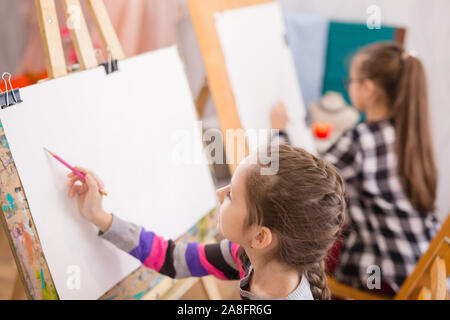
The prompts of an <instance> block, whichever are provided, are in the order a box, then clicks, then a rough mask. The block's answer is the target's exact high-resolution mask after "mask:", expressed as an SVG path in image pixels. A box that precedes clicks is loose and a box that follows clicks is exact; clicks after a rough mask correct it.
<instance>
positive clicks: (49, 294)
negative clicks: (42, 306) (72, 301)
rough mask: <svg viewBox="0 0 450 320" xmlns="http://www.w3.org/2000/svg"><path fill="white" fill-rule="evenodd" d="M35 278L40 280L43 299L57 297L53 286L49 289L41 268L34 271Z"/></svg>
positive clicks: (54, 298) (55, 298)
mask: <svg viewBox="0 0 450 320" xmlns="http://www.w3.org/2000/svg"><path fill="white" fill-rule="evenodd" d="M36 279H37V280H38V281H40V282H41V290H42V297H43V299H44V300H57V299H59V297H58V293H57V292H56V290H55V288H52V289H50V288H49V287H48V286H47V284H46V283H45V280H44V271H43V270H42V268H41V270H40V271H37V272H36Z"/></svg>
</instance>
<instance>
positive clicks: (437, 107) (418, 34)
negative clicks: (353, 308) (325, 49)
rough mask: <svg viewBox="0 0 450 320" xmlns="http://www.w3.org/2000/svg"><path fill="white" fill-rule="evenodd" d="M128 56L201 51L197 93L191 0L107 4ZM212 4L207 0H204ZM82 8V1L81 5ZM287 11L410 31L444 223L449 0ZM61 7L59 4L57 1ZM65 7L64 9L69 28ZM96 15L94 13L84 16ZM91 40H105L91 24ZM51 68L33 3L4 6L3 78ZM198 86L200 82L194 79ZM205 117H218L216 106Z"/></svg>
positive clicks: (356, 2)
mask: <svg viewBox="0 0 450 320" xmlns="http://www.w3.org/2000/svg"><path fill="white" fill-rule="evenodd" d="M104 1H105V4H106V6H107V8H108V11H109V13H110V16H111V19H112V21H113V24H114V26H115V28H116V30H117V33H118V35H119V37H120V41H121V43H122V45H123V47H124V51H125V53H126V55H127V56H133V55H136V54H139V53H142V52H146V51H149V50H154V49H157V48H161V47H164V46H168V45H171V44H175V43H179V44H180V46H181V47H182V48H183V49H184V51H185V52H189V51H191V49H192V51H193V52H194V54H193V55H194V56H195V58H192V57H187V60H190V61H194V63H191V64H189V65H188V73H189V74H188V75H189V78H190V80H191V86H192V87H193V91H194V95H196V93H198V91H199V90H200V88H201V86H202V82H203V79H204V76H205V75H204V70H203V69H202V66H201V58H200V56H199V52H198V48H197V44H196V43H195V34H193V30H188V28H192V25H191V23H190V21H189V14H188V9H187V6H186V0H104ZM205 1H206V0H205ZM81 2H82V3H83V1H81ZM279 2H280V4H281V5H282V7H283V9H284V11H285V12H302V13H308V14H314V15H318V16H324V17H327V18H329V19H333V20H339V21H348V22H360V23H361V22H363V23H364V22H365V21H366V20H367V17H368V13H367V8H368V7H369V6H371V5H378V6H379V7H380V10H381V23H382V24H383V25H385V24H387V25H394V26H400V27H405V28H406V29H407V33H406V39H405V44H406V48H407V49H409V50H415V51H417V52H418V55H419V57H420V58H421V59H422V61H423V63H424V65H425V68H426V71H427V74H428V80H429V89H430V106H431V122H432V128H433V138H434V142H435V153H436V159H437V163H438V168H439V173H440V181H439V189H438V207H439V215H440V217H442V218H443V217H445V216H446V214H447V213H448V212H449V211H450V197H449V196H448V194H449V190H450V126H449V125H448V121H449V119H450V41H449V39H450V22H449V17H450V1H448V0H427V1H424V0H396V1H392V0H339V1H337V0H279ZM57 3H58V1H57ZM60 7H61V6H60V5H59V6H58V10H59V16H60V21H59V22H60V24H61V25H63V19H62V17H63V14H62V12H61V8H60ZM84 12H85V14H86V15H87V16H88V17H89V15H88V11H87V10H84ZM88 24H89V28H90V31H91V35H92V37H93V39H94V42H96V44H97V45H100V43H101V42H100V40H99V37H98V34H97V31H96V28H95V27H94V25H93V23H92V21H91V19H88ZM43 69H45V65H44V56H43V51H42V47H41V39H40V36H39V29H38V26H37V18H36V14H35V11H34V1H31V0H1V1H0V72H3V71H9V72H11V73H12V74H13V75H17V74H23V73H39V72H42V70H43ZM193 79H194V80H195V79H196V80H195V81H194V80H193ZM209 105H210V107H209V108H208V109H207V111H206V114H207V115H208V114H209V115H210V116H211V117H210V118H211V119H214V114H213V111H211V110H213V107H212V104H211V103H210V104H209Z"/></svg>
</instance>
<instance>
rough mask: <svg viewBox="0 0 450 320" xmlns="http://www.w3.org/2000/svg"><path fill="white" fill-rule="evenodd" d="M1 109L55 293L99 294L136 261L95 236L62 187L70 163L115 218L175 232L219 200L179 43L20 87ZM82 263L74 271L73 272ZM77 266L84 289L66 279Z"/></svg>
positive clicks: (168, 233) (63, 296)
mask: <svg viewBox="0 0 450 320" xmlns="http://www.w3.org/2000/svg"><path fill="white" fill-rule="evenodd" d="M21 96H22V99H23V101H24V102H23V103H21V104H17V105H15V106H12V107H9V108H7V109H4V110H2V111H0V119H1V121H2V123H3V126H4V129H5V134H6V137H7V139H8V142H9V145H10V148H11V153H12V155H13V158H14V162H15V164H16V167H17V171H18V173H19V176H20V179H21V181H22V184H23V187H24V191H25V194H26V197H27V200H28V203H29V207H30V211H31V214H32V217H33V219H34V222H35V225H36V228H37V232H38V235H39V238H40V241H41V244H42V248H43V252H44V255H45V258H46V260H47V263H48V265H49V268H50V272H51V275H52V277H53V280H54V283H55V286H56V289H57V292H58V294H59V297H60V298H61V299H96V298H99V297H100V296H101V295H102V294H104V293H105V292H106V291H107V290H109V289H110V288H111V287H113V286H114V285H115V284H116V283H117V282H118V281H120V280H121V279H123V278H124V277H125V276H127V275H129V274H130V273H131V272H132V271H134V270H135V269H136V268H137V267H138V266H139V265H140V263H139V261H138V260H136V259H135V258H133V257H131V256H130V255H128V254H127V253H125V252H122V251H121V250H119V249H117V248H116V247H114V246H113V245H112V244H111V243H109V242H107V241H105V240H103V239H100V238H99V237H97V232H96V228H95V227H93V226H92V225H90V224H89V223H88V222H87V221H85V220H84V219H83V218H81V216H80V214H79V212H78V208H77V204H76V200H74V199H69V198H68V195H67V192H68V187H67V185H66V184H67V182H68V179H67V178H66V175H67V173H68V169H67V168H65V167H64V166H63V165H61V164H60V163H59V162H57V161H56V160H55V159H53V158H51V157H50V156H49V155H48V154H47V153H46V152H45V151H44V149H43V147H47V148H48V149H49V150H51V151H53V152H55V153H56V154H58V155H59V156H60V157H62V158H63V159H64V160H66V161H67V162H69V163H70V164H72V165H79V166H83V167H86V168H89V169H92V170H93V171H94V172H96V173H97V174H98V176H99V177H101V179H102V180H103V181H104V182H105V185H106V187H105V189H106V191H107V192H108V193H109V194H108V196H107V197H104V207H105V209H106V210H108V211H110V212H113V213H114V214H115V215H117V216H119V217H121V218H123V219H125V220H128V221H131V222H134V223H137V224H139V225H142V226H144V227H145V228H146V229H147V230H152V231H155V232H156V233H157V234H159V235H161V236H163V237H165V238H177V237H178V236H180V235H182V234H183V233H184V232H186V231H187V230H188V229H189V228H190V227H191V226H193V225H194V224H195V223H196V222H197V221H198V219H200V218H201V217H202V216H204V215H205V214H206V213H208V211H209V210H211V209H212V208H214V207H215V205H216V196H215V192H214V185H213V181H212V178H211V175H210V171H209V169H208V166H207V164H206V158H205V155H204V154H203V150H202V143H201V139H202V138H201V132H200V130H199V129H198V128H196V127H195V126H194V125H195V123H196V120H197V119H196V113H195V107H194V104H193V102H192V97H191V94H190V90H189V87H188V83H187V80H186V76H185V74H184V70H183V65H182V63H181V61H180V58H179V56H178V52H177V50H176V49H175V48H168V49H164V50H159V51H155V52H152V53H148V54H145V55H141V56H138V57H134V58H131V59H128V60H124V61H121V62H120V70H119V71H118V72H116V73H113V74H110V75H109V76H106V74H105V70H104V69H103V68H97V69H94V70H89V71H85V72H80V73H77V74H74V75H71V76H67V77H64V78H60V79H56V80H51V81H48V82H45V83H42V84H38V85H35V86H31V87H28V88H24V89H21ZM77 268H79V269H77ZM74 270H79V271H80V288H79V289H77V288H76V287H75V288H74V287H73V286H71V285H68V283H69V280H70V279H69V277H70V276H73V275H74V273H73V272H74Z"/></svg>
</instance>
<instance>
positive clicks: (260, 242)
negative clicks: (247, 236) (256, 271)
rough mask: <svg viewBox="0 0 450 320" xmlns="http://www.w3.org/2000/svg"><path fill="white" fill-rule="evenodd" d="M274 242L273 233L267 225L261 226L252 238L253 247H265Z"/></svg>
mask: <svg viewBox="0 0 450 320" xmlns="http://www.w3.org/2000/svg"><path fill="white" fill-rule="evenodd" d="M272 242H273V234H272V231H270V229H269V228H267V227H261V228H259V231H258V232H257V233H256V235H255V236H253V238H252V243H251V247H252V248H253V249H265V248H267V247H268V246H270V245H271V244H272Z"/></svg>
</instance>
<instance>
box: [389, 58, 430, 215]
mask: <svg viewBox="0 0 450 320" xmlns="http://www.w3.org/2000/svg"><path fill="white" fill-rule="evenodd" d="M402 60H403V70H402V71H401V73H400V79H399V82H398V87H397V95H396V97H395V100H394V101H393V106H392V113H393V120H394V126H395V131H396V132H395V133H396V137H397V140H396V149H397V156H398V167H399V171H400V174H401V176H402V177H403V185H404V188H405V191H406V193H407V194H408V195H409V198H410V200H411V203H412V204H413V206H414V207H415V208H416V209H417V210H419V211H422V212H431V211H433V210H434V209H435V200H436V188H437V170H436V165H435V161H434V156H433V147H432V141H431V134H430V126H429V119H428V93H427V84H426V76H425V71H424V69H423V66H422V63H421V62H420V61H419V59H417V58H415V57H413V56H402Z"/></svg>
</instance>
